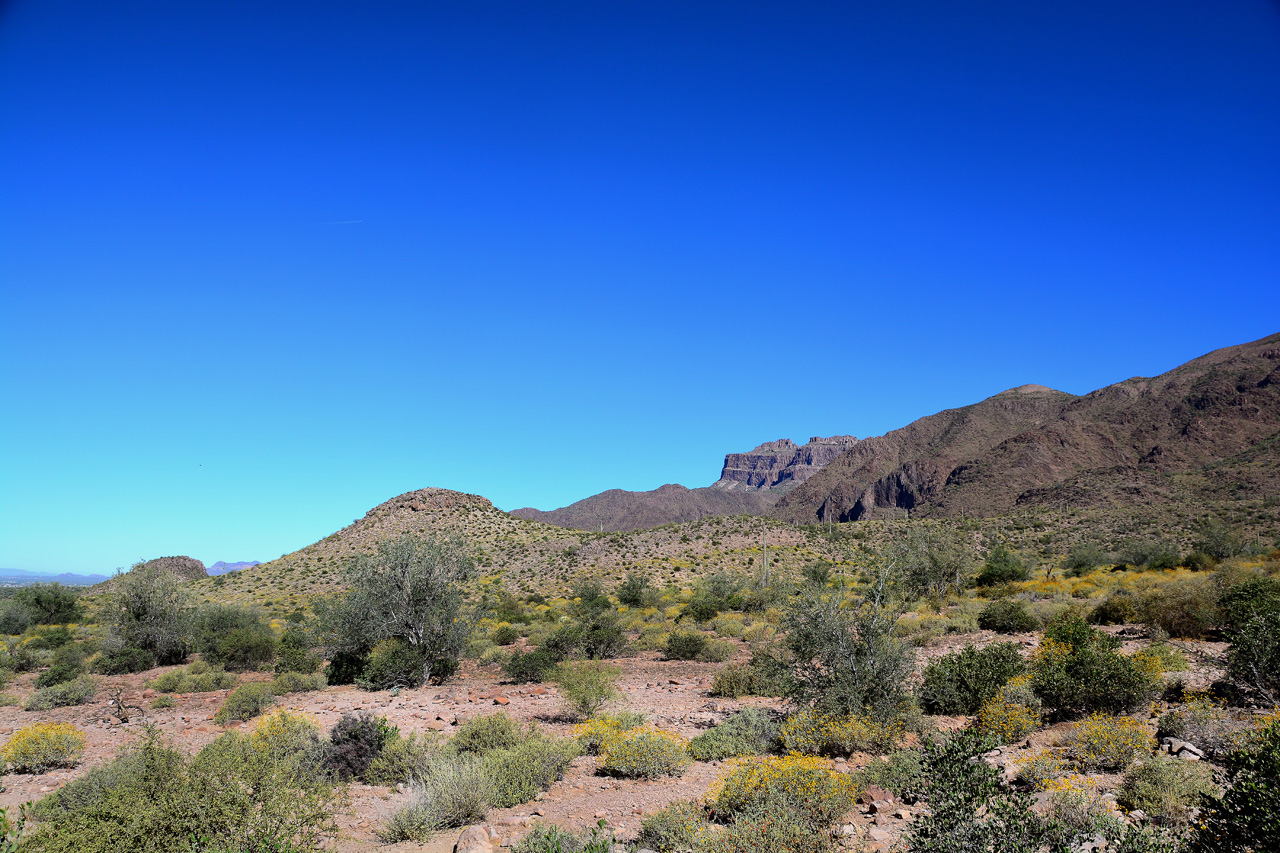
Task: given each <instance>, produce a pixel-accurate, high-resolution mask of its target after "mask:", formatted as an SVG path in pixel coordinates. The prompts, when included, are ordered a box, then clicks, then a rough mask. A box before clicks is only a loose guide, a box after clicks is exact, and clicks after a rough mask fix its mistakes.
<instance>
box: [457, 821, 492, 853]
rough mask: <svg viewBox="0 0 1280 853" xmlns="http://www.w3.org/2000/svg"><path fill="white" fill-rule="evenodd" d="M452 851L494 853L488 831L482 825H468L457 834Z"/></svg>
mask: <svg viewBox="0 0 1280 853" xmlns="http://www.w3.org/2000/svg"><path fill="white" fill-rule="evenodd" d="M453 853H494V851H493V844H492V842H490V841H489V831H488V830H487V829H485V828H484V827H483V826H468V827H467V828H466V829H464V830H462V834H461V835H459V836H458V841H457V842H456V843H455V844H454V845H453Z"/></svg>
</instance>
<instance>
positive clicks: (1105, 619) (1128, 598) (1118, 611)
mask: <svg viewBox="0 0 1280 853" xmlns="http://www.w3.org/2000/svg"><path fill="white" fill-rule="evenodd" d="M1089 621H1090V622H1092V623H1093V624H1094V625H1128V624H1130V623H1133V622H1137V621H1138V602H1137V600H1136V599H1135V598H1134V597H1133V595H1131V594H1130V593H1129V592H1128V591H1126V590H1118V591H1116V592H1113V593H1111V595H1109V596H1107V597H1106V598H1104V599H1103V600H1102V601H1101V602H1100V603H1099V604H1098V606H1097V607H1095V608H1093V610H1092V611H1090V612H1089Z"/></svg>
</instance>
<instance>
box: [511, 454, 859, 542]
mask: <svg viewBox="0 0 1280 853" xmlns="http://www.w3.org/2000/svg"><path fill="white" fill-rule="evenodd" d="M857 443H858V439H856V438H854V437H853V436H851V435H836V436H832V437H830V438H822V437H818V436H815V437H813V438H811V439H809V443H808V444H804V445H798V444H796V443H795V442H794V441H792V440H791V439H789V438H783V439H779V440H778V441H768V442H765V443H764V444H762V445H760V446H759V447H757V448H755V449H754V450H750V451H748V452H746V453H728V454H725V457H724V466H723V467H722V468H721V470H720V479H719V480H717V481H716V482H714V483H712V484H711V485H710V486H705V487H702V488H697V489H688V488H685V487H684V486H680V485H676V484H674V483H669V484H667V485H665V486H661V487H659V488H657V489H653V490H652V491H648V492H628V491H624V490H623V489H610V490H608V491H606V492H601V493H600V494H598V495H592V496H591V497H589V498H583V499H582V500H580V501H577V502H576V503H572V504H569V505H568V506H564V507H560V509H553V510H540V509H534V508H533V507H521V508H520V509H513V510H512V511H511V514H512V515H514V516H515V517H516V518H524V519H528V520H529V521H541V522H544V523H545V524H554V525H556V526H558V527H568V528H572V529H574V530H597V531H619V530H644V529H646V528H649V527H657V526H658V525H660V524H680V523H682V522H686V521H696V520H697V519H699V518H707V517H708V516H714V515H767V514H768V512H769V509H770V508H771V507H772V506H773V504H774V502H775V501H776V500H777V499H778V496H779V495H782V494H785V493H786V492H788V491H790V490H791V489H793V488H795V487H796V486H797V485H799V484H800V483H803V482H804V481H805V480H807V479H809V478H810V477H812V476H813V475H814V474H816V473H817V472H818V471H820V470H821V469H822V466H824V465H826V464H827V463H828V462H830V461H831V460H832V459H835V458H837V457H838V456H840V454H841V453H843V452H844V451H845V450H847V449H848V448H850V447H853V446H854V445H856V444H857Z"/></svg>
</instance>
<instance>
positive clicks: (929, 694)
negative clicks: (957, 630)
mask: <svg viewBox="0 0 1280 853" xmlns="http://www.w3.org/2000/svg"><path fill="white" fill-rule="evenodd" d="M1024 669H1026V663H1024V662H1023V660H1022V655H1021V653H1020V651H1019V647H1018V644H1017V643H995V644H993V645H990V646H987V647H986V648H983V649H978V648H975V647H973V646H965V647H964V649H962V650H961V651H958V652H953V653H951V654H949V655H944V656H942V657H940V658H938V659H937V660H934V661H931V662H930V663H929V665H928V666H926V667H925V669H924V682H923V684H922V685H921V686H920V704H921V705H922V706H923V707H924V710H925V711H926V712H928V713H930V714H976V713H977V712H978V709H979V708H981V707H982V705H983V703H984V702H986V701H987V700H989V699H991V698H992V697H993V696H995V695H996V692H997V691H999V690H1000V688H1001V687H1003V686H1004V685H1005V682H1007V681H1008V680H1009V679H1011V678H1013V677H1014V676H1017V675H1020V674H1021V673H1022V671H1023V670H1024Z"/></svg>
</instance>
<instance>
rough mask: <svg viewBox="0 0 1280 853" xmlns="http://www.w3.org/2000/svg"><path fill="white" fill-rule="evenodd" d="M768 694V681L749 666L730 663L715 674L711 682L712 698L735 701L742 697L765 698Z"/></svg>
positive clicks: (754, 668)
mask: <svg viewBox="0 0 1280 853" xmlns="http://www.w3.org/2000/svg"><path fill="white" fill-rule="evenodd" d="M769 693H770V685H769V683H768V679H766V678H765V677H763V676H762V675H761V673H760V671H759V670H758V669H757V668H756V667H754V666H752V665H751V664H746V663H731V664H729V665H728V666H726V667H725V668H724V669H722V670H720V671H719V672H717V673H716V676H715V678H714V679H712V681H711V695H712V696H726V697H729V698H731V699H737V698H739V697H742V696H767V695H769Z"/></svg>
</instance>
